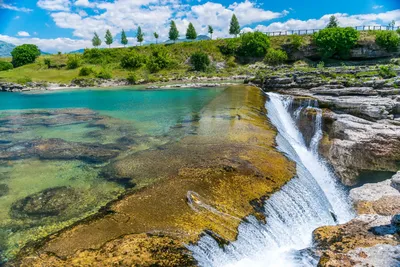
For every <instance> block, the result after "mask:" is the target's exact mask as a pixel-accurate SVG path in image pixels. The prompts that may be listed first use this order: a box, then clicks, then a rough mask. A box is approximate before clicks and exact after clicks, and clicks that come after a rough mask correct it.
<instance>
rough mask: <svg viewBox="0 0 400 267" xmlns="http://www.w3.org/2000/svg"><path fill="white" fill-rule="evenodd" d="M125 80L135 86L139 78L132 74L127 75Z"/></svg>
mask: <svg viewBox="0 0 400 267" xmlns="http://www.w3.org/2000/svg"><path fill="white" fill-rule="evenodd" d="M126 79H127V80H128V83H129V84H136V83H137V82H138V81H139V78H138V77H137V76H136V74H135V73H133V72H131V73H129V74H128V77H127V78H126Z"/></svg>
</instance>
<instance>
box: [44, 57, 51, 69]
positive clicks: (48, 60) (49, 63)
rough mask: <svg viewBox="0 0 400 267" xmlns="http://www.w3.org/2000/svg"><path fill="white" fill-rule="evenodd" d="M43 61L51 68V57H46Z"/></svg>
mask: <svg viewBox="0 0 400 267" xmlns="http://www.w3.org/2000/svg"><path fill="white" fill-rule="evenodd" d="M43 63H44V65H46V66H47V68H48V69H50V67H51V60H50V58H45V59H44V60H43Z"/></svg>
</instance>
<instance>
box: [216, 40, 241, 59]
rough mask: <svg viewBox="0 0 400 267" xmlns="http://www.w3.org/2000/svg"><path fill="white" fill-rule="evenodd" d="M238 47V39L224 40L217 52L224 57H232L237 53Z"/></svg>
mask: <svg viewBox="0 0 400 267" xmlns="http://www.w3.org/2000/svg"><path fill="white" fill-rule="evenodd" d="M239 47H240V39H239V38H233V39H226V41H225V44H224V45H221V46H219V50H220V51H221V53H222V54H224V55H226V56H233V55H235V54H236V53H237V51H238V49H239Z"/></svg>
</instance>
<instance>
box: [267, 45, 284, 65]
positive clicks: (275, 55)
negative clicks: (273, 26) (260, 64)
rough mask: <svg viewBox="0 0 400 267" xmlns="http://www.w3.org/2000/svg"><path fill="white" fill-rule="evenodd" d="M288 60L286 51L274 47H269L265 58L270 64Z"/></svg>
mask: <svg viewBox="0 0 400 267" xmlns="http://www.w3.org/2000/svg"><path fill="white" fill-rule="evenodd" d="M287 60H288V55H287V54H286V52H285V51H282V50H276V49H273V48H270V49H268V53H267V55H266V56H265V58H264V62H265V63H266V64H269V65H279V64H283V63H284V62H285V61H287Z"/></svg>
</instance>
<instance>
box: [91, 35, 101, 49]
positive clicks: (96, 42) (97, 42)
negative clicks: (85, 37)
mask: <svg viewBox="0 0 400 267" xmlns="http://www.w3.org/2000/svg"><path fill="white" fill-rule="evenodd" d="M92 44H93V46H94V47H98V46H100V45H101V40H100V37H99V36H98V35H97V33H96V32H95V33H94V37H93V39H92Z"/></svg>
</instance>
